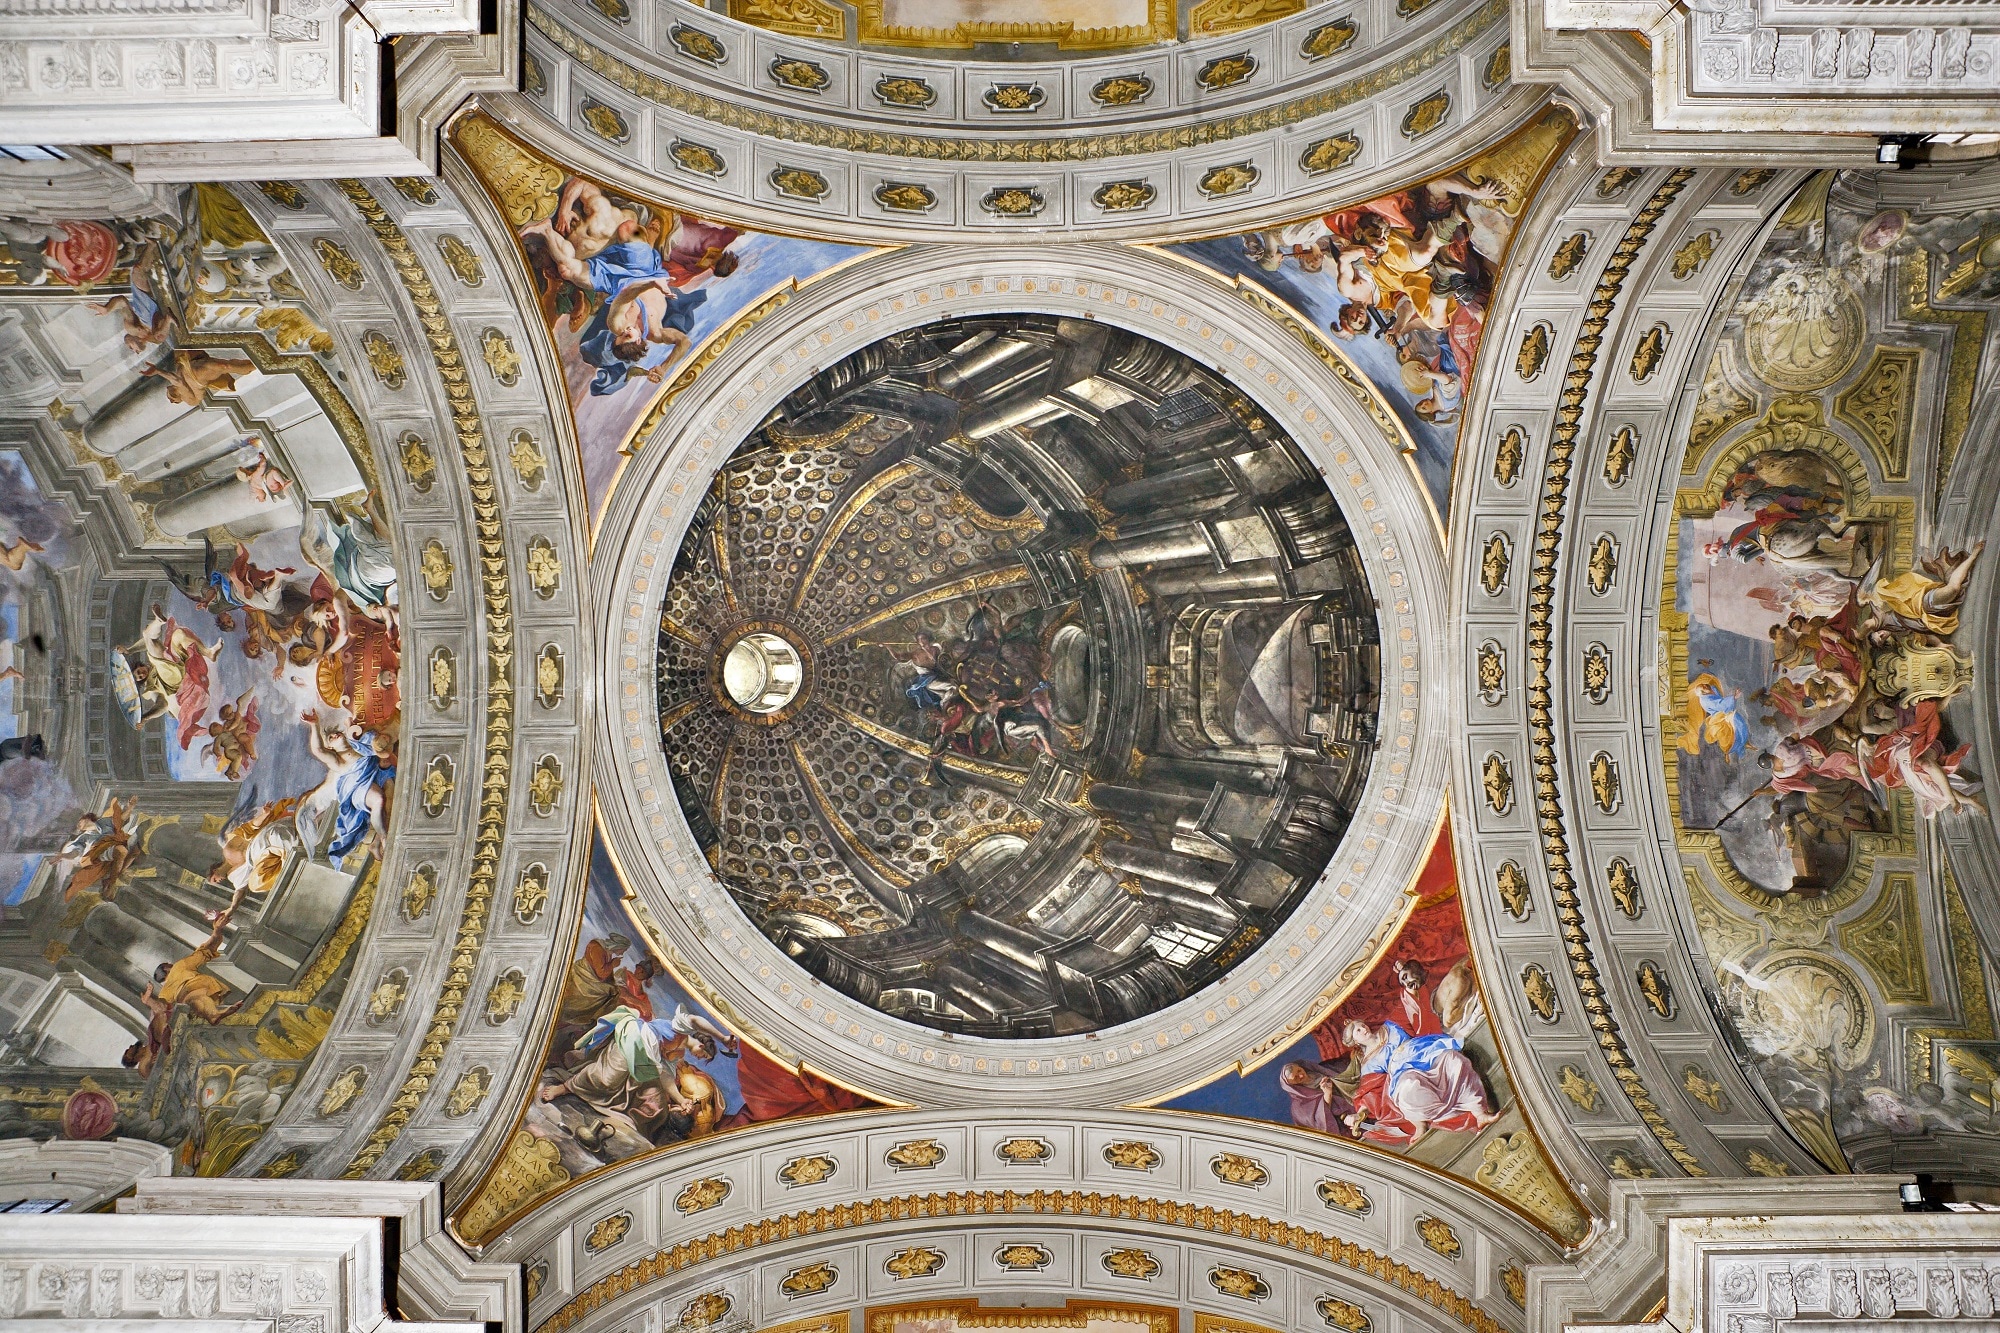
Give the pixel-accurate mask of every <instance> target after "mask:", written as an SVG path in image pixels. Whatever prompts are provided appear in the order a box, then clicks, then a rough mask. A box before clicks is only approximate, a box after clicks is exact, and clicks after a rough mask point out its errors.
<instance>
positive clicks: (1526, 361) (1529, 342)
mask: <svg viewBox="0 0 2000 1333" xmlns="http://www.w3.org/2000/svg"><path fill="white" fill-rule="evenodd" d="M1554 334H1555V330H1553V329H1551V328H1550V327H1549V326H1548V325H1547V324H1536V325H1535V326H1534V327H1533V328H1531V329H1529V330H1528V331H1527V332H1526V333H1525V334H1523V335H1522V336H1521V350H1520V352H1519V353H1517V354H1516V355H1515V357H1514V373H1515V374H1517V375H1519V376H1520V377H1521V378H1522V379H1523V380H1528V381H1533V380H1534V379H1535V377H1536V376H1538V375H1540V374H1541V373H1542V367H1543V366H1545V365H1547V364H1548V362H1549V340H1550V339H1551V338H1552V337H1553V336H1554Z"/></svg>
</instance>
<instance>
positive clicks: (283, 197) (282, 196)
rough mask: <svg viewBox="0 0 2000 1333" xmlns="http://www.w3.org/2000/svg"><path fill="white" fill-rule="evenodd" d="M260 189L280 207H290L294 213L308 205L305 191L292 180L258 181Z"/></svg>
mask: <svg viewBox="0 0 2000 1333" xmlns="http://www.w3.org/2000/svg"><path fill="white" fill-rule="evenodd" d="M257 189H258V191H259V192H260V193H261V194H262V195H263V196H264V197H265V198H266V199H269V200H270V201H271V202H272V203H274V204H276V205H277V206H278V207H280V208H289V209H291V210H292V211H293V212H294V213H297V212H301V211H303V210H304V208H305V206H306V196H305V192H304V191H303V190H301V189H299V187H298V186H296V185H294V184H292V183H291V182H290V181H258V182H257Z"/></svg>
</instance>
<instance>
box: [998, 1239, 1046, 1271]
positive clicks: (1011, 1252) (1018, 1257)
mask: <svg viewBox="0 0 2000 1333" xmlns="http://www.w3.org/2000/svg"><path fill="white" fill-rule="evenodd" d="M1054 1259H1055V1256H1054V1255H1052V1254H1050V1253H1049V1251H1048V1249H1047V1248H1046V1247H1045V1246H1041V1245H1003V1246H1001V1247H1000V1248H999V1250H997V1251H996V1252H995V1253H994V1255H993V1262H994V1263H996V1264H999V1265H1000V1267H1002V1268H1004V1269H1006V1270H1007V1271H1008V1272H1010V1273H1039V1272H1041V1271H1042V1270H1043V1269H1044V1268H1047V1267H1048V1266H1049V1264H1050V1263H1051V1262H1052V1261H1053V1260H1054Z"/></svg>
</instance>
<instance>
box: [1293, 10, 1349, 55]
mask: <svg viewBox="0 0 2000 1333" xmlns="http://www.w3.org/2000/svg"><path fill="white" fill-rule="evenodd" d="M1359 33H1360V29H1358V28H1356V27H1355V26H1354V20H1352V19H1347V18H1338V19H1335V20H1334V21H1333V22H1331V23H1322V24H1320V25H1319V26H1318V27H1317V28H1314V29H1313V30H1312V31H1311V32H1309V33H1307V34H1306V35H1305V36H1304V37H1302V38H1300V39H1299V54H1300V55H1302V56H1304V57H1305V58H1306V59H1307V60H1314V61H1318V60H1325V59H1327V58H1328V57H1330V56H1337V55H1339V54H1340V53H1341V52H1342V51H1345V50H1346V49H1347V48H1348V47H1349V46H1352V45H1353V44H1354V39H1355V37H1356V36H1357V35H1359Z"/></svg>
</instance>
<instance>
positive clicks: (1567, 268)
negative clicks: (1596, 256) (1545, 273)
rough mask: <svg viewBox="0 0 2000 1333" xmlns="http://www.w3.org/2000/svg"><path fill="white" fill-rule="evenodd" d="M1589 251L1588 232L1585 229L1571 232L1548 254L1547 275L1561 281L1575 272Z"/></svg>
mask: <svg viewBox="0 0 2000 1333" xmlns="http://www.w3.org/2000/svg"><path fill="white" fill-rule="evenodd" d="M1589 253H1590V233H1589V232H1587V231H1575V232H1571V233H1570V234H1569V235H1568V236H1567V237H1565V238H1564V240H1563V243H1562V244H1561V245H1558V246H1557V247H1556V250H1555V253H1554V254H1553V255H1551V256H1549V277H1550V278H1552V279H1554V280H1555V281H1557V282H1561V281H1562V280H1563V279H1564V278H1567V277H1568V276H1569V275H1570V274H1572V273H1574V272H1576V266H1577V265H1578V264H1581V263H1582V262H1583V260H1584V256H1586V255H1588V254H1589Z"/></svg>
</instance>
